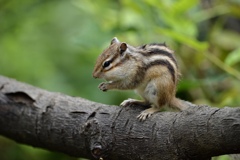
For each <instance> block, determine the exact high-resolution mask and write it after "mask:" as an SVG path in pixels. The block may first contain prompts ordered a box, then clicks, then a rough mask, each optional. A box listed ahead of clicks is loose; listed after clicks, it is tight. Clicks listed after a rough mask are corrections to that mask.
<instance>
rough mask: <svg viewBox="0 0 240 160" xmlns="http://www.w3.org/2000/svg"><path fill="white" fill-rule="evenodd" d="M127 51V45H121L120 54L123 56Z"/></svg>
mask: <svg viewBox="0 0 240 160" xmlns="http://www.w3.org/2000/svg"><path fill="white" fill-rule="evenodd" d="M126 50H127V44H126V43H124V42H123V43H121V45H120V47H119V51H120V54H123V53H124V52H125V51H126Z"/></svg>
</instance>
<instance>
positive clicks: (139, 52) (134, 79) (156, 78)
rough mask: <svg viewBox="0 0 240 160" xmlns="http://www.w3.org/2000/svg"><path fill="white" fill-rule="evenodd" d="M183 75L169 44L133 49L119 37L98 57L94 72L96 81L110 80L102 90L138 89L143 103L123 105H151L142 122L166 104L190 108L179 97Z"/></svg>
mask: <svg viewBox="0 0 240 160" xmlns="http://www.w3.org/2000/svg"><path fill="white" fill-rule="evenodd" d="M179 75H180V72H179V69H178V65H177V61H176V59H175V57H174V53H173V51H172V50H170V49H169V48H168V47H167V46H166V45H165V43H163V44H160V43H152V44H145V45H142V46H138V47H133V46H131V45H129V44H127V43H125V42H120V41H119V40H118V39H117V38H116V37H115V38H113V39H112V41H111V44H110V46H109V47H108V48H107V49H106V50H104V51H103V53H102V54H101V55H100V56H99V57H98V59H97V61H96V64H95V67H94V71H93V77H94V78H103V79H105V80H106V81H108V82H103V83H101V84H100V85H99V89H100V90H102V91H107V90H111V89H119V90H135V92H136V93H137V94H139V95H140V96H141V97H142V98H143V100H142V101H140V100H135V99H127V100H125V101H123V102H122V103H121V104H120V106H128V105H131V104H136V105H148V106H151V108H149V109H146V110H144V111H142V112H141V113H140V114H139V115H138V116H137V118H138V119H139V120H140V121H144V120H145V119H146V118H148V117H150V116H151V115H152V114H153V113H155V112H158V111H160V110H161V108H162V107H163V106H165V105H167V106H172V107H175V108H178V109H180V110H184V109H186V108H187V107H188V105H186V103H185V101H183V100H181V99H178V98H176V97H175V94H176V86H177V83H178V79H179Z"/></svg>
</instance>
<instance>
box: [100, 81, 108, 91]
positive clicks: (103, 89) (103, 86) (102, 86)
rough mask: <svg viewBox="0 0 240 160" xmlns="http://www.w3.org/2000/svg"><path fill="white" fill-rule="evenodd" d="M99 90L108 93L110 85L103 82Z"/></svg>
mask: <svg viewBox="0 0 240 160" xmlns="http://www.w3.org/2000/svg"><path fill="white" fill-rule="evenodd" d="M98 88H99V89H100V90H101V91H103V92H106V91H107V90H108V83H106V82H102V83H100V84H99V86H98Z"/></svg>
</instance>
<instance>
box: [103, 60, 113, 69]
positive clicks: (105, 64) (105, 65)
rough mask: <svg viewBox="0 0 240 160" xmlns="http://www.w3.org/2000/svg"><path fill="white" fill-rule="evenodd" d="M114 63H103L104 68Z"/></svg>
mask: <svg viewBox="0 0 240 160" xmlns="http://www.w3.org/2000/svg"><path fill="white" fill-rule="evenodd" d="M111 63H112V61H106V62H104V63H103V68H106V67H108V66H109V65H110V64H111Z"/></svg>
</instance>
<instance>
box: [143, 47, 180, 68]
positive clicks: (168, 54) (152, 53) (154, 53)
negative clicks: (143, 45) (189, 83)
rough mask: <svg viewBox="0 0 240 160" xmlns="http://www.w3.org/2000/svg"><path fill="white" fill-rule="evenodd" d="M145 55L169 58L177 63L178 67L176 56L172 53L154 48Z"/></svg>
mask: <svg viewBox="0 0 240 160" xmlns="http://www.w3.org/2000/svg"><path fill="white" fill-rule="evenodd" d="M143 55H144V56H152V55H162V56H167V57H169V58H170V59H171V60H172V61H173V62H174V63H175V65H176V67H178V65H177V61H176V59H175V57H174V55H173V54H172V53H169V52H167V51H165V50H161V49H158V48H153V49H151V50H149V51H148V52H147V54H143Z"/></svg>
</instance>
